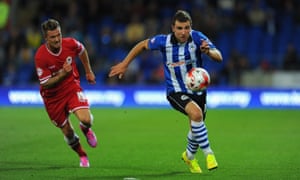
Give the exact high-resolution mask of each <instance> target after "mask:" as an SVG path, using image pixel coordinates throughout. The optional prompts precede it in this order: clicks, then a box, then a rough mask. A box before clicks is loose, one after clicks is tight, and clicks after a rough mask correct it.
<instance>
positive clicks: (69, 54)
mask: <svg viewBox="0 0 300 180" xmlns="http://www.w3.org/2000/svg"><path fill="white" fill-rule="evenodd" d="M61 43H62V45H61V49H60V51H59V52H58V53H57V54H55V53H53V52H51V51H50V50H49V49H48V48H47V46H46V44H43V45H41V47H39V49H38V50H37V52H36V55H35V66H36V72H37V75H38V78H39V81H40V84H43V83H45V82H47V80H48V79H49V78H50V77H53V76H55V75H56V74H57V73H58V72H59V71H61V70H62V69H63V64H64V62H68V63H71V64H72V68H73V70H72V73H70V74H69V75H68V76H67V77H66V78H65V79H64V80H62V81H61V82H59V83H58V84H56V85H55V86H54V87H52V88H49V89H44V88H43V87H42V86H40V91H41V95H42V97H53V96H56V97H57V98H63V97H64V95H65V94H66V93H68V92H70V91H71V90H72V89H73V88H78V87H80V80H79V73H78V70H77V67H76V62H75V58H76V57H77V56H79V55H80V54H81V53H83V51H84V46H83V45H82V44H81V43H80V42H79V41H77V40H75V39H73V38H62V42H61Z"/></svg>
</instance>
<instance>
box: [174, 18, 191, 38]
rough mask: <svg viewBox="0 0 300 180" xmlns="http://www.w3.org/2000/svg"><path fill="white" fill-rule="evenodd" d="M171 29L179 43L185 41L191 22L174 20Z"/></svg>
mask: <svg viewBox="0 0 300 180" xmlns="http://www.w3.org/2000/svg"><path fill="white" fill-rule="evenodd" d="M172 31H173V33H174V35H175V37H176V39H177V41H178V42H179V43H185V42H187V40H188V39H189V37H190V32H191V22H190V21H186V22H179V21H175V24H174V25H172Z"/></svg>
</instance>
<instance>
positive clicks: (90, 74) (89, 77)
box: [85, 72, 96, 84]
mask: <svg viewBox="0 0 300 180" xmlns="http://www.w3.org/2000/svg"><path fill="white" fill-rule="evenodd" d="M85 77H86V80H87V81H88V83H89V84H96V77H95V74H94V73H93V72H88V73H86V74H85Z"/></svg>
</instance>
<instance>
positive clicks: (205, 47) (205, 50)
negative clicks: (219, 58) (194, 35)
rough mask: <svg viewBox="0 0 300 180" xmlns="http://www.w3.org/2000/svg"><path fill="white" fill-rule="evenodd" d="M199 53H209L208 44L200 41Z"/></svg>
mask: <svg viewBox="0 0 300 180" xmlns="http://www.w3.org/2000/svg"><path fill="white" fill-rule="evenodd" d="M200 51H201V52H202V53H205V54H208V53H209V45H208V42H207V41H206V40H204V39H202V44H201V45H200Z"/></svg>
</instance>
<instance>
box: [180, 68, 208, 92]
mask: <svg viewBox="0 0 300 180" xmlns="http://www.w3.org/2000/svg"><path fill="white" fill-rule="evenodd" d="M185 83H186V85H187V87H188V88H189V89H190V90H192V91H194V92H197V91H202V90H205V89H206V88H207V87H208V86H209V84H210V76H209V73H208V72H207V71H206V70H205V69H203V68H199V67H198V68H192V69H191V70H190V71H189V72H187V74H186V77H185Z"/></svg>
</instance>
